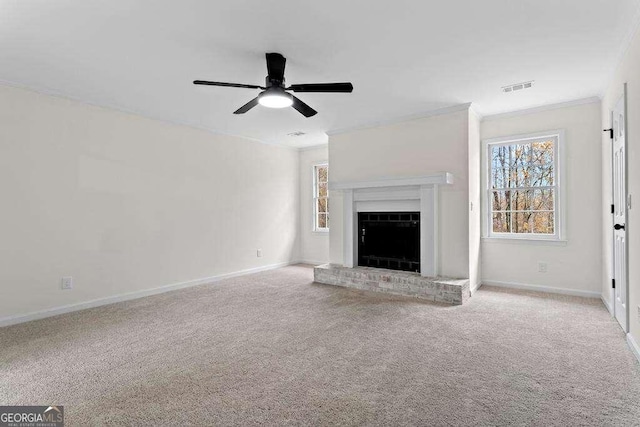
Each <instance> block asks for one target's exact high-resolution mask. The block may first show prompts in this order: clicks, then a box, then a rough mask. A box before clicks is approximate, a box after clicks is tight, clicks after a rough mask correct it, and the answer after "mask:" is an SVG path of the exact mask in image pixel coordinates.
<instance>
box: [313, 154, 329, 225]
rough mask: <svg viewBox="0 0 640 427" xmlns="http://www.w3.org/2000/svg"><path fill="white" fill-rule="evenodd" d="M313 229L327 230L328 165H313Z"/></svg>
mask: <svg viewBox="0 0 640 427" xmlns="http://www.w3.org/2000/svg"><path fill="white" fill-rule="evenodd" d="M313 229H314V231H329V166H328V165H326V164H322V165H315V166H314V167H313Z"/></svg>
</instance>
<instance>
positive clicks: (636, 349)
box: [627, 333, 640, 362]
mask: <svg viewBox="0 0 640 427" xmlns="http://www.w3.org/2000/svg"><path fill="white" fill-rule="evenodd" d="M627 344H629V348H630V349H631V352H632V353H633V354H634V355H635V356H636V359H638V362H640V346H639V345H638V343H637V342H636V341H635V340H634V339H633V337H632V336H631V334H630V333H629V334H627Z"/></svg>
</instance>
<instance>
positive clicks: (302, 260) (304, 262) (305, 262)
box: [298, 259, 329, 266]
mask: <svg viewBox="0 0 640 427" xmlns="http://www.w3.org/2000/svg"><path fill="white" fill-rule="evenodd" d="M327 263H329V261H312V260H310V259H301V260H300V261H298V264H309V265H314V266H315V265H322V264H327Z"/></svg>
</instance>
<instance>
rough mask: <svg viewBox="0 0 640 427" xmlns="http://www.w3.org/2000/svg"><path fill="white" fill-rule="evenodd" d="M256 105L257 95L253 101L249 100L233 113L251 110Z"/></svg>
mask: <svg viewBox="0 0 640 427" xmlns="http://www.w3.org/2000/svg"><path fill="white" fill-rule="evenodd" d="M256 105H258V97H257V96H256V97H255V98H253V99H252V100H251V101H249V102H247V103H246V104H244V105H243V106H242V107H240V108H238V109H237V110H236V111H234V112H233V114H244V113H246V112H247V111H249V110H251V109H252V108H253V107H255V106H256Z"/></svg>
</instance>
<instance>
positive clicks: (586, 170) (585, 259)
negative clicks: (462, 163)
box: [481, 102, 603, 296]
mask: <svg viewBox="0 0 640 427" xmlns="http://www.w3.org/2000/svg"><path fill="white" fill-rule="evenodd" d="M600 125H601V121H600V103H599V102H592V103H588V104H584V105H577V106H572V107H564V108H558V109H553V110H548V111H542V112H536V113H530V114H525V115H516V116H512V117H509V116H507V117H504V116H502V117H500V116H499V117H495V118H487V119H485V120H484V121H483V122H482V124H481V136H482V139H483V140H484V139H490V138H496V137H502V136H511V135H519V134H527V133H534V132H540V131H547V130H554V129H565V131H566V133H565V137H566V139H565V159H564V161H565V167H566V168H565V175H564V179H565V182H566V192H565V197H566V216H567V229H566V232H567V235H566V238H567V242H566V244H558V243H547V242H537V243H536V242H519V241H500V240H496V239H492V240H488V239H484V240H483V242H482V279H483V280H482V281H483V283H495V284H499V283H505V284H516V285H518V284H523V285H534V286H543V287H549V288H555V289H556V290H563V289H564V290H568V291H569V292H573V293H577V294H582V295H590V296H598V295H599V294H600V289H601V278H602V260H601V253H602V236H601V234H600V233H599V232H597V231H596V230H599V229H600V224H601V223H602V204H603V202H602V191H601V183H600V179H601V178H600V177H601V160H600V157H601V145H602V139H601V136H600V135H601V127H600ZM483 167H486V166H485V165H483ZM483 209H484V206H483ZM539 261H543V262H546V263H548V272H547V273H539V272H538V262H539Z"/></svg>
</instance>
